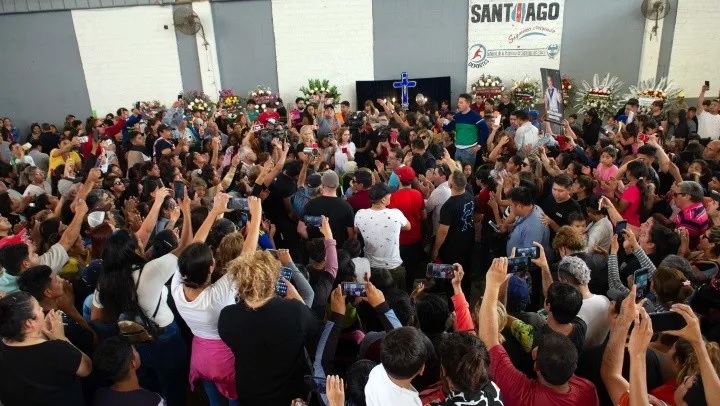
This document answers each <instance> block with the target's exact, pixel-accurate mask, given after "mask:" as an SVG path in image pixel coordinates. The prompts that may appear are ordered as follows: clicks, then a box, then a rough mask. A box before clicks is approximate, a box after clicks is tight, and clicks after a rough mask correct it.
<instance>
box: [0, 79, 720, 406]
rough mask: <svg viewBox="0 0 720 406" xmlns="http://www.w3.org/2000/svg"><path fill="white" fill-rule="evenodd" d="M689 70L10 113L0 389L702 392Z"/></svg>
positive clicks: (711, 383)
mask: <svg viewBox="0 0 720 406" xmlns="http://www.w3.org/2000/svg"><path fill="white" fill-rule="evenodd" d="M707 90H708V89H707V88H706V87H703V88H702V92H701V93H700V97H699V100H698V105H697V107H691V108H688V109H678V108H676V107H673V108H666V106H665V105H664V104H663V102H662V101H657V102H655V103H654V104H653V106H652V109H651V110H650V111H647V112H645V111H642V110H640V109H639V108H640V106H639V103H638V100H635V99H630V100H628V101H627V103H626V104H625V105H624V106H623V107H622V108H621V109H620V110H619V111H618V112H617V114H616V115H614V116H612V117H605V118H604V119H601V117H600V116H599V114H598V112H597V111H595V110H590V111H589V112H588V113H587V114H586V115H585V116H584V118H583V120H582V121H577V116H575V115H572V114H571V115H569V116H568V117H567V119H566V120H563V121H562V123H551V122H549V121H547V120H546V117H545V115H543V114H540V113H539V112H538V111H535V110H530V111H527V110H523V109H516V108H515V106H514V105H513V104H512V103H511V102H510V100H509V97H508V96H507V95H504V96H503V97H502V98H501V100H500V101H499V102H498V103H495V102H494V101H493V100H491V99H487V100H486V99H483V98H482V97H481V96H474V95H469V94H462V95H460V96H459V97H458V99H457V100H456V101H455V102H456V105H455V106H454V107H451V103H449V102H448V101H439V102H435V101H426V102H424V101H423V100H419V101H418V102H419V104H414V105H412V106H410V108H409V109H407V110H406V109H403V108H402V107H401V106H399V105H396V104H394V103H389V102H386V101H384V100H382V99H378V100H377V101H371V100H368V101H367V102H366V103H365V104H364V105H363V106H362V110H361V111H358V112H352V111H351V110H350V104H349V103H348V102H342V103H341V104H340V106H339V111H337V110H336V106H335V105H333V104H332V103H325V100H322V99H320V100H305V99H302V98H298V99H297V100H295V104H294V105H293V106H292V109H291V108H290V107H288V108H284V107H280V106H276V105H275V104H273V103H270V104H268V105H267V107H266V108H264V109H263V110H262V111H257V110H256V109H255V108H254V104H255V103H254V101H252V100H251V101H249V105H248V109H247V110H246V112H244V113H241V114H239V115H238V117H237V118H236V119H234V120H230V119H229V118H228V115H227V113H226V111H225V110H223V109H219V110H218V111H217V112H213V113H207V112H199V111H195V112H193V111H190V110H188V109H187V108H186V106H185V105H184V103H183V101H182V100H178V101H176V102H174V103H173V104H172V106H171V107H170V108H168V109H167V111H163V112H160V113H158V114H157V115H156V116H153V117H147V116H144V115H143V114H142V113H141V112H140V111H138V110H137V109H133V110H132V111H129V110H128V109H125V108H120V109H118V110H117V112H116V113H115V114H108V115H107V116H106V117H103V118H99V117H89V118H87V119H86V120H84V121H82V120H79V119H77V118H76V117H74V116H72V115H68V116H67V119H66V121H65V123H63V125H61V126H58V127H56V126H55V125H53V124H48V123H44V124H42V125H38V124H33V125H32V126H31V128H30V131H29V132H24V131H19V130H18V129H17V128H15V127H13V125H12V121H11V118H5V119H4V120H3V122H2V130H1V131H0V135H1V136H2V141H1V143H0V177H1V178H2V179H1V180H2V181H1V182H0V265H2V273H1V274H0V297H2V298H1V299H0V336H1V337H2V343H1V344H0V403H2V405H5V406H15V405H23V406H28V405H48V404H53V405H84V404H88V405H103V406H105V405H109V406H113V405H128V404H132V405H135V406H146V405H147V406H150V405H153V406H157V405H169V406H175V405H185V404H202V403H198V402H205V403H204V404H210V405H212V406H219V405H249V406H254V405H263V406H268V405H273V406H274V405H278V406H286V405H288V404H290V405H302V404H309V405H328V406H341V405H354V406H363V405H369V406H379V405H383V406H387V405H445V406H450V405H455V406H460V405H577V404H582V405H618V404H619V405H632V406H639V405H651V404H652V405H678V406H680V405H691V406H696V405H705V404H707V405H720V379H719V378H718V371H720V347H719V346H718V342H719V340H720V276H718V266H720V258H719V257H720V210H719V207H720V115H719V114H718V113H719V110H720V101H718V100H706V99H705V93H706V91H707ZM645 113H647V114H645ZM58 129H60V130H58ZM443 265H444V266H443ZM188 402H189V403H188Z"/></svg>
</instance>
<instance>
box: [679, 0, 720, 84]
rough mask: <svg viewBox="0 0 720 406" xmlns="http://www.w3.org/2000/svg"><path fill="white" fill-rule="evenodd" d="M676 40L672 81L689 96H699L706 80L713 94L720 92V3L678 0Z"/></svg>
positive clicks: (709, 0)
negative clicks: (718, 26)
mask: <svg viewBox="0 0 720 406" xmlns="http://www.w3.org/2000/svg"><path fill="white" fill-rule="evenodd" d="M678 3H679V4H678V10H677V20H676V23H675V38H674V40H673V49H672V56H671V58H670V71H669V72H670V73H669V76H670V79H672V80H673V81H674V82H675V83H677V84H678V85H679V86H680V87H681V88H682V89H685V93H686V96H687V97H697V95H698V94H699V93H700V88H701V87H702V85H703V83H704V82H705V81H706V80H709V81H710V94H712V95H716V94H717V93H718V89H720V69H719V68H718V62H719V61H720V47H719V46H718V42H720V32H718V30H717V25H718V22H720V7H718V6H720V2H719V1H718V0H678Z"/></svg>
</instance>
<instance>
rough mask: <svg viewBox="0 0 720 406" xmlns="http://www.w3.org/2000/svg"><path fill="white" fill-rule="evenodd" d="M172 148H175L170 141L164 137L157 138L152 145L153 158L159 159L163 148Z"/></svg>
mask: <svg viewBox="0 0 720 406" xmlns="http://www.w3.org/2000/svg"><path fill="white" fill-rule="evenodd" d="M173 148H175V146H174V145H173V144H172V142H170V141H168V140H166V139H164V138H158V139H157V140H156V141H155V145H154V146H153V149H154V150H155V159H156V160H158V159H160V157H161V156H162V152H163V150H166V149H170V150H171V151H172V149H173Z"/></svg>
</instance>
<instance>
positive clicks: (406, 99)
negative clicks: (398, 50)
mask: <svg viewBox="0 0 720 406" xmlns="http://www.w3.org/2000/svg"><path fill="white" fill-rule="evenodd" d="M415 86H417V82H415V81H414V80H408V74H407V72H403V73H402V75H400V81H399V82H393V87H394V88H395V89H402V95H401V96H400V104H402V106H403V108H405V109H406V108H408V106H409V105H410V96H409V95H408V88H410V87H415Z"/></svg>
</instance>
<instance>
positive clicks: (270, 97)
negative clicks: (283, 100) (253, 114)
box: [248, 85, 278, 110]
mask: <svg viewBox="0 0 720 406" xmlns="http://www.w3.org/2000/svg"><path fill="white" fill-rule="evenodd" d="M248 99H253V100H255V110H261V109H262V110H264V109H265V107H267V105H268V104H269V103H270V102H273V103H275V102H277V99H278V95H277V94H274V93H273V92H272V89H270V88H269V87H266V86H262V85H257V86H256V87H255V89H253V90H250V91H249V92H248Z"/></svg>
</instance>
